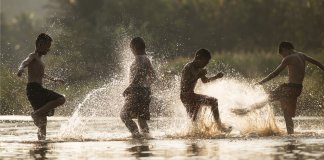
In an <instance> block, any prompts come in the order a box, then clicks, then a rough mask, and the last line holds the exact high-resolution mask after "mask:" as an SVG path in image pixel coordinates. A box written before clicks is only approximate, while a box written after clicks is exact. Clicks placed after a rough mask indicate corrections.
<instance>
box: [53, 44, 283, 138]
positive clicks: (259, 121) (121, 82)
mask: <svg viewBox="0 0 324 160" xmlns="http://www.w3.org/2000/svg"><path fill="white" fill-rule="evenodd" d="M129 40H130V39H129V38H125V39H123V41H121V42H120V44H119V48H120V49H119V50H120V54H119V55H120V56H121V58H120V66H121V72H120V74H118V75H116V76H115V78H113V79H112V80H111V81H110V82H108V83H107V84H105V85H104V86H102V87H101V88H98V89H94V90H92V91H90V92H89V93H88V94H87V95H86V96H85V98H84V100H83V101H82V102H81V103H79V104H78V105H77V107H76V109H75V111H74V113H73V115H72V117H71V118H70V119H69V120H68V121H67V122H66V123H65V124H63V125H62V127H61V129H60V132H59V137H60V138H63V139H66V138H68V139H75V138H77V139H84V138H87V136H86V135H87V133H88V132H89V128H88V125H89V124H92V123H91V122H92V121H96V119H98V118H100V117H113V118H115V119H116V120H115V121H113V122H114V123H116V124H118V126H117V127H115V129H112V130H114V131H115V132H117V133H116V134H118V135H119V136H120V135H123V134H120V133H126V135H127V134H128V132H127V129H126V127H125V126H124V124H123V123H122V122H121V120H120V119H119V113H120V110H121V108H122V106H123V103H124V98H123V97H122V92H123V91H124V89H125V88H126V87H127V85H128V76H129V67H130V64H131V62H132V60H133V57H132V53H131V51H130V49H129V47H128V43H129ZM162 65H163V63H155V66H154V67H155V68H156V69H157V74H158V77H161V79H160V81H159V82H158V83H157V84H158V85H155V86H153V99H152V102H151V109H150V110H151V112H152V113H151V115H153V117H165V118H166V120H165V121H166V123H165V122H162V121H159V120H155V121H154V122H153V123H151V125H150V128H151V131H152V132H153V134H154V135H170V136H171V137H172V138H176V137H183V138H188V137H189V138H190V137H199V138H213V137H219V136H222V134H221V133H220V132H219V131H218V130H217V127H216V126H215V123H214V121H213V118H212V116H211V112H210V110H209V108H202V109H201V111H200V116H199V118H198V121H197V123H196V124H194V125H192V123H191V122H190V120H189V118H188V117H187V114H186V111H185V108H184V107H183V105H182V103H181V101H180V98H179V93H180V77H179V76H176V75H165V74H163V73H161V72H160V68H161V66H162ZM197 88H198V89H197V92H198V93H202V94H206V95H209V96H213V97H216V98H217V99H218V101H219V110H220V116H221V119H222V121H223V122H225V123H227V124H229V125H231V126H233V127H234V129H235V132H236V134H237V135H244V134H249V133H256V134H258V135H271V134H274V133H278V129H277V126H276V123H275V118H274V115H273V111H272V107H271V106H270V105H267V106H266V107H264V108H263V109H260V110H258V111H256V112H253V113H250V114H249V115H248V116H245V117H240V116H236V115H233V114H232V113H231V112H230V110H231V109H232V108H237V107H246V106H249V105H251V104H253V103H256V102H259V101H262V100H263V99H265V98H266V97H267V95H266V93H265V91H264V90H263V89H262V88H261V87H252V86H250V85H249V83H248V82H246V81H242V80H239V79H238V78H223V79H221V80H217V81H215V82H212V83H210V84H208V85H201V83H198V86H197ZM162 124H163V125H162ZM109 125H111V126H114V125H115V124H107V126H109ZM112 130H110V131H109V132H112ZM94 132H97V133H95V139H100V138H102V137H106V136H107V133H100V131H99V129H98V131H94ZM91 136H92V137H93V134H92V135H91ZM101 136H102V137H101ZM112 138H116V135H114V137H112Z"/></svg>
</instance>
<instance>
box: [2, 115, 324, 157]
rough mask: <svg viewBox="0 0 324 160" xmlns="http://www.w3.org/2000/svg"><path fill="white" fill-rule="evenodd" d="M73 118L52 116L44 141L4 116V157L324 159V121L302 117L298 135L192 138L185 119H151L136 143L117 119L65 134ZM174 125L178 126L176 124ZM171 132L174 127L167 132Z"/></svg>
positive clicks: (28, 124)
mask: <svg viewBox="0 0 324 160" xmlns="http://www.w3.org/2000/svg"><path fill="white" fill-rule="evenodd" d="M68 120H69V118H66V117H50V118H49V123H48V136H47V140H46V141H37V138H36V127H35V126H34V125H33V123H32V121H31V118H30V117H28V116H0V159H224V160H230V159H233V160H234V159H249V160H254V159H255V160H257V159H263V160H267V159H274V160H277V159H324V126H323V120H324V119H323V118H318V117H298V118H296V119H295V122H296V128H297V129H296V131H297V133H296V134H294V135H291V136H289V135H286V134H285V133H284V123H283V121H282V119H281V118H280V117H276V121H277V124H278V126H279V128H280V129H279V130H281V131H280V132H281V133H279V134H273V135H267V136H260V135H258V134H257V133H250V134H245V135H242V134H239V133H237V132H235V129H234V130H233V132H232V133H230V134H227V135H224V134H215V135H214V136H212V135H208V136H203V135H190V134H188V130H186V128H180V127H177V126H171V125H174V124H179V123H181V122H184V121H185V120H186V119H170V118H153V119H152V120H151V121H150V123H149V126H150V127H151V133H152V137H153V139H132V138H130V134H129V133H128V132H127V130H126V128H125V127H124V126H123V124H122V123H121V121H120V120H119V118H115V117H113V118H106V117H96V118H92V119H88V120H87V121H86V122H85V123H84V124H83V125H84V127H83V130H82V131H80V130H79V133H73V134H70V135H64V134H62V133H61V132H62V124H66V123H67V122H68ZM174 122H176V123H174ZM167 128H171V129H167Z"/></svg>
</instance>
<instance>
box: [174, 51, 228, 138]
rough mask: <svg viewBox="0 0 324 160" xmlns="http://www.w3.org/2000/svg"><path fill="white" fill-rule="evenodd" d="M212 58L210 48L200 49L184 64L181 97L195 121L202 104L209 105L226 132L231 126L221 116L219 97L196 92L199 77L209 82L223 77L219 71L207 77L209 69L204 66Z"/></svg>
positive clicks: (221, 128) (218, 125) (219, 124)
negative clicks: (223, 122)
mask: <svg viewBox="0 0 324 160" xmlns="http://www.w3.org/2000/svg"><path fill="white" fill-rule="evenodd" d="M210 59H211V55H210V52H209V51H208V50H206V49H199V50H198V51H197V52H196V55H195V58H194V60H193V61H192V62H189V63H187V64H186V65H185V66H184V68H183V70H182V76H181V93H180V99H181V101H182V103H183V105H184V106H185V107H186V110H187V113H188V115H189V117H190V118H191V120H192V121H193V122H195V121H196V120H197V115H198V112H199V109H200V108H201V107H202V106H209V107H210V108H211V111H212V113H213V117H214V119H215V121H216V124H217V127H218V129H219V130H221V131H224V132H229V131H230V130H231V127H225V125H224V124H222V122H221V119H220V117H219V111H218V101H217V99H216V98H214V97H209V96H206V95H201V94H196V93H195V92H194V89H195V86H196V84H197V81H198V79H201V81H202V82H203V83H208V82H211V81H214V80H216V79H218V78H222V77H223V73H218V74H217V75H215V76H213V77H210V78H207V77H206V74H207V71H206V69H205V68H204V67H205V66H206V65H207V64H208V63H209V60H210Z"/></svg>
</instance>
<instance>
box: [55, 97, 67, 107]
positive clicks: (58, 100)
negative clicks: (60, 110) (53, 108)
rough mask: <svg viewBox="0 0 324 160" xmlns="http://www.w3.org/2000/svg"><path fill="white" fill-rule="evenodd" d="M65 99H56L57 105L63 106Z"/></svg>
mask: <svg viewBox="0 0 324 160" xmlns="http://www.w3.org/2000/svg"><path fill="white" fill-rule="evenodd" d="M65 101H66V100H65V97H60V98H58V99H57V103H59V105H63V104H64V103H65Z"/></svg>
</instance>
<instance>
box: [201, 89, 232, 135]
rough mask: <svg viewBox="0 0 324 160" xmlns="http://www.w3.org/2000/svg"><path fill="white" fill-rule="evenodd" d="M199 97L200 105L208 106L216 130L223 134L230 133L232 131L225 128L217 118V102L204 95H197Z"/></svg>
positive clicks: (230, 128) (229, 128)
mask: <svg viewBox="0 0 324 160" xmlns="http://www.w3.org/2000/svg"><path fill="white" fill-rule="evenodd" d="M199 97H200V99H201V102H202V105H206V106H210V108H211V111H212V113H213V116H214V119H215V122H216V124H217V127H218V129H220V130H221V131H223V132H230V131H231V130H232V127H231V126H229V127H226V126H225V125H224V124H223V123H222V121H221V119H220V117H219V110H218V100H217V99H216V98H214V97H209V96H204V95H199Z"/></svg>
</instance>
